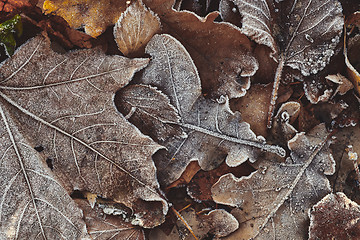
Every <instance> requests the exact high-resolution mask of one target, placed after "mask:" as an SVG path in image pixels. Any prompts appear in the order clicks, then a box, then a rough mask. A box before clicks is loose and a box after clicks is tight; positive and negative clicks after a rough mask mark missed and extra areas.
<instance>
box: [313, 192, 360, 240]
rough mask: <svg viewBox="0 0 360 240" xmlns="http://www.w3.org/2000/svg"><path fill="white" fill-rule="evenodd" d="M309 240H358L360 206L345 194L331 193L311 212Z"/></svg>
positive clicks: (359, 233) (359, 234) (359, 232)
mask: <svg viewBox="0 0 360 240" xmlns="http://www.w3.org/2000/svg"><path fill="white" fill-rule="evenodd" d="M309 215H310V227H309V240H314V239H318V240H322V239H324V240H325V239H358V238H359V236H360V222H359V219H360V206H359V205H358V204H357V203H356V202H353V201H351V200H350V199H349V198H348V197H347V196H346V195H345V194H344V193H342V192H337V193H335V194H334V193H330V194H328V195H326V196H325V197H324V198H323V199H321V201H319V202H318V203H317V204H316V205H314V206H313V207H312V209H311V212H309Z"/></svg>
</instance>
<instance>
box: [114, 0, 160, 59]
mask: <svg viewBox="0 0 360 240" xmlns="http://www.w3.org/2000/svg"><path fill="white" fill-rule="evenodd" d="M160 28H161V23H160V19H159V17H158V16H157V15H156V14H154V13H153V12H152V11H151V10H149V9H147V8H146V6H145V5H144V4H143V3H142V1H141V0H139V1H135V2H134V3H132V4H131V5H130V6H129V7H128V8H127V9H126V11H125V12H123V13H122V14H121V16H120V18H119V20H118V21H117V22H116V23H115V26H114V38H115V41H116V44H117V45H118V47H119V50H120V51H121V52H122V53H123V54H124V55H125V56H128V57H134V56H136V57H139V56H143V55H144V53H145V46H146V44H147V43H148V42H149V41H150V39H151V38H152V36H154V35H155V34H156V33H158V32H159V31H160Z"/></svg>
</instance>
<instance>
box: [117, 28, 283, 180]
mask: <svg viewBox="0 0 360 240" xmlns="http://www.w3.org/2000/svg"><path fill="white" fill-rule="evenodd" d="M146 52H147V53H149V54H150V55H151V56H152V60H151V62H150V64H149V66H148V67H147V68H145V69H144V71H143V73H142V75H141V77H140V79H139V80H137V82H139V83H141V84H144V83H145V84H151V85H153V86H156V87H157V88H158V89H159V90H161V91H162V92H163V93H165V94H166V95H167V96H168V97H169V99H170V102H169V100H167V98H166V97H165V96H162V93H161V92H159V91H157V90H156V89H154V88H151V87H147V86H144V85H136V86H134V87H132V88H129V89H124V90H123V91H125V92H123V93H120V95H121V96H122V97H119V102H118V105H120V106H122V107H121V108H122V110H121V112H122V113H123V114H124V115H126V116H127V117H128V118H129V120H130V121H131V122H133V123H134V124H135V125H136V126H138V127H139V128H140V129H144V128H145V129H152V130H153V131H152V132H151V131H150V132H147V134H149V135H150V136H152V137H153V138H154V139H156V140H157V141H159V142H160V143H161V144H162V145H164V146H165V147H166V148H167V151H166V152H165V151H164V152H162V153H161V152H159V154H157V155H156V156H154V161H155V163H156V166H157V169H158V177H159V181H160V182H161V183H162V184H165V185H168V184H170V183H172V182H173V181H175V180H176V179H178V178H179V177H180V175H181V174H182V172H183V171H184V170H185V168H186V166H187V165H188V164H189V162H190V161H194V160H197V161H198V162H199V165H200V167H201V168H202V169H204V170H210V169H213V168H215V167H217V166H218V165H219V164H220V163H221V162H222V161H223V160H224V159H225V157H226V163H227V164H228V165H229V166H238V165H240V164H241V163H243V162H245V161H246V160H248V159H249V160H250V161H251V162H254V161H256V156H257V154H258V150H259V149H262V150H265V151H271V152H275V153H277V154H279V155H284V154H285V152H284V149H282V148H279V147H277V146H271V145H267V144H265V143H264V140H262V139H258V138H257V137H256V135H255V134H254V133H253V132H252V131H251V130H250V126H249V124H247V123H245V122H241V117H240V113H239V112H232V111H231V110H230V107H229V101H228V98H227V97H224V96H222V97H220V98H219V99H218V100H217V101H212V100H210V99H205V98H203V97H202V96H200V92H201V86H200V79H199V76H198V75H197V70H196V67H195V65H194V64H193V62H192V60H191V58H190V56H189V54H188V53H187V52H186V50H185V48H184V47H183V46H182V45H181V44H180V43H179V42H178V41H177V40H176V39H175V38H173V37H171V36H170V35H167V34H163V35H155V36H154V37H153V38H152V39H151V40H150V42H149V43H148V45H147V47H146ZM145 91H148V93H145ZM138 92H141V94H139V93H138ZM169 104H170V105H171V106H175V107H170V106H169ZM160 105H168V106H167V107H161V108H160ZM162 109H164V112H163V111H162ZM168 112H172V113H171V114H169V113H168ZM132 117H134V118H133V119H132ZM147 118H148V119H153V120H151V121H149V120H147ZM136 119H140V121H136ZM146 122H147V123H148V124H146V125H145V124H144V123H146ZM158 122H161V124H157V125H156V123H158ZM174 131H176V132H178V134H175V135H174ZM159 135H160V136H161V137H159ZM162 135H164V136H162ZM163 139H166V141H164V140H163Z"/></svg>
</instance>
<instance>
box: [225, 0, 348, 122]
mask: <svg viewBox="0 0 360 240" xmlns="http://www.w3.org/2000/svg"><path fill="white" fill-rule="evenodd" d="M222 1H226V2H232V3H233V4H234V5H235V10H236V11H238V12H237V13H236V14H240V15H241V16H242V19H241V28H240V31H241V32H242V33H244V34H246V35H247V36H249V37H250V38H251V39H252V40H254V41H255V42H257V43H258V44H263V45H266V46H268V47H269V48H270V49H271V50H272V52H271V56H272V57H273V59H274V60H275V61H276V62H278V67H277V70H276V74H275V80H274V86H273V93H272V97H271V107H270V108H269V113H268V127H271V118H272V115H273V112H274V107H275V103H276V98H277V89H278V87H279V84H280V80H281V76H282V72H283V69H284V67H285V66H288V67H291V68H293V69H297V70H300V72H301V73H302V74H303V75H304V76H309V75H310V74H316V73H317V72H319V71H320V70H322V69H323V68H324V67H325V66H326V65H327V64H328V63H329V61H330V57H331V56H332V55H333V54H334V50H335V48H336V46H337V44H338V43H339V41H340V36H341V33H342V29H343V24H344V19H343V16H342V7H341V5H340V3H339V2H338V1H337V0H330V1H313V0H301V1H273V0H264V1H252V0H222ZM224 6H228V5H227V4H224ZM220 11H221V12H222V15H223V16H224V17H225V20H226V16H230V17H231V16H233V14H234V13H233V12H232V10H231V8H229V7H225V8H221V9H220ZM231 19H233V17H231ZM238 24H240V23H238Z"/></svg>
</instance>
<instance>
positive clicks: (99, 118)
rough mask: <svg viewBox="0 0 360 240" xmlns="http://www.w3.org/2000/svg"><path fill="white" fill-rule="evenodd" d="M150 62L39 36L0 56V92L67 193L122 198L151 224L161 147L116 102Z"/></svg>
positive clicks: (160, 211) (159, 213) (160, 210)
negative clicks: (56, 47)
mask: <svg viewBox="0 0 360 240" xmlns="http://www.w3.org/2000/svg"><path fill="white" fill-rule="evenodd" d="M147 64H148V59H133V60H130V59H127V58H124V57H120V56H105V55H104V54H103V53H102V52H101V51H100V50H99V49H91V50H82V51H74V52H70V53H67V54H59V53H57V52H54V51H52V50H51V49H50V42H49V40H47V39H44V37H41V36H39V37H36V38H34V39H32V40H30V41H29V42H27V43H26V44H24V45H22V47H21V48H20V49H19V50H18V51H17V53H16V54H15V55H14V56H13V57H12V58H11V59H9V60H8V61H6V62H5V63H3V64H2V66H1V69H0V76H1V81H0V96H1V99H2V103H1V106H2V108H4V109H8V111H9V112H10V114H11V117H12V118H13V119H16V121H17V124H16V127H17V129H18V131H19V132H21V133H22V134H23V135H24V136H25V138H27V139H28V140H29V142H30V143H29V144H30V146H32V147H36V148H37V149H40V150H39V151H41V150H42V152H41V154H42V155H43V156H44V157H45V158H46V161H47V162H48V164H49V166H50V167H51V168H52V171H53V173H54V174H55V175H57V177H58V178H59V179H60V181H61V183H62V184H63V185H64V188H65V189H66V190H67V191H68V193H72V192H73V191H74V190H84V191H85V190H86V191H88V192H91V193H94V194H97V195H99V196H101V197H103V198H109V199H113V200H114V201H116V202H120V203H123V204H125V205H126V206H128V207H129V208H132V209H133V211H134V214H135V215H136V216H137V218H138V224H139V225H142V226H145V227H151V226H154V225H158V224H160V223H161V222H162V221H163V217H164V214H166V212H167V205H166V202H165V200H163V198H162V197H161V195H160V194H159V193H158V192H157V189H158V187H159V185H158V182H157V179H156V171H155V166H154V163H153V161H152V158H151V155H152V154H153V153H155V152H156V151H157V150H159V149H160V148H162V147H161V146H159V145H158V144H157V143H155V142H154V141H152V140H151V139H150V138H149V137H147V136H144V135H143V134H141V133H140V132H139V131H138V129H136V128H135V127H134V126H133V125H131V124H130V123H129V122H127V121H126V120H125V119H124V118H123V117H122V116H121V115H120V114H119V113H118V112H117V110H116V109H115V107H114V104H113V97H114V93H115V91H116V90H117V89H118V88H121V87H123V86H124V85H126V84H127V83H128V82H129V81H130V80H131V78H132V76H133V74H134V72H136V71H138V70H139V69H141V68H143V67H144V66H146V65H147ZM1 151H2V152H3V154H4V153H5V152H6V151H7V150H6V148H2V149H1ZM10 170H11V169H9V171H10ZM11 171H12V170H11ZM32 184H35V183H32ZM149 201H151V202H149ZM154 203H159V204H158V205H156V207H155V206H154ZM150 206H151V208H152V209H151V208H150ZM147 207H149V209H148V210H144V209H146V208H147ZM150 209H151V210H150ZM138 211H140V212H141V213H138Z"/></svg>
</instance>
